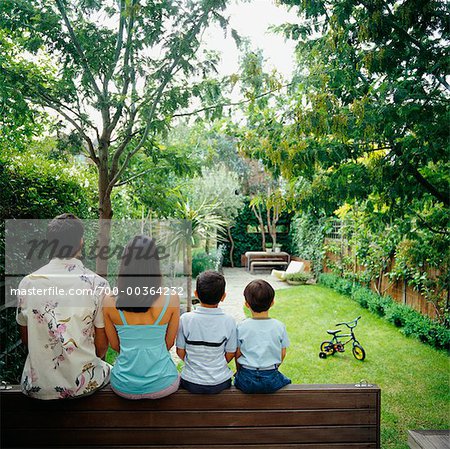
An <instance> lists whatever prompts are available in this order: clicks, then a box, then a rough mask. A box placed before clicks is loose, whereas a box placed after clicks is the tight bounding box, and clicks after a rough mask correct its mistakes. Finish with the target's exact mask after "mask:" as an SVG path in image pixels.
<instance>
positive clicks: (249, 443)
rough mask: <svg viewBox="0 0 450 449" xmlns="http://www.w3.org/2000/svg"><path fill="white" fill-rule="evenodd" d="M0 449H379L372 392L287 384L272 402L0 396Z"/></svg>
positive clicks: (223, 397) (237, 396)
mask: <svg viewBox="0 0 450 449" xmlns="http://www.w3.org/2000/svg"><path fill="white" fill-rule="evenodd" d="M0 402H1V446H0V447H2V449H5V448H13V447H22V448H25V447H26V448H44V447H45V448H62V447H64V448H71V449H74V448H81V447H88V448H99V447H108V448H116V449H118V448H120V449H132V448H135V449H137V448H140V449H142V448H151V449H175V448H177V449H181V448H185V449H187V448H189V449H209V448H211V449H237V448H246V449H293V448H301V449H326V448H329V449H356V448H360V449H362V448H364V449H367V448H379V447H380V389H379V388H378V387H377V386H370V387H355V386H354V385H289V386H287V387H285V388H283V389H282V390H280V391H279V392H277V393H275V394H270V395H246V394H243V393H241V392H239V391H238V390H236V389H234V388H231V389H230V390H228V391H224V392H222V393H220V394H218V395H214V396H213V395H208V396H204V395H192V394H190V393H188V392H186V391H178V392H177V393H175V394H174V395H172V396H170V397H167V398H164V399H160V400H155V401H152V400H141V401H130V400H126V399H122V398H120V397H118V396H116V395H115V394H114V393H113V392H112V391H111V390H110V389H109V388H105V389H103V390H102V391H99V392H97V393H95V394H94V395H92V396H89V397H86V398H82V399H75V400H60V401H39V400H36V399H29V398H27V397H25V396H24V395H22V394H21V393H20V390H19V388H18V387H17V386H15V387H13V389H11V390H9V391H8V390H6V391H2V392H1V393H0Z"/></svg>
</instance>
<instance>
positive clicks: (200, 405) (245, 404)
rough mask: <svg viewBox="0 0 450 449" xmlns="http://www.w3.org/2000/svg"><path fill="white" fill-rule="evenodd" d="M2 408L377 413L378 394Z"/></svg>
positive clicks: (23, 400) (16, 401)
mask: <svg viewBox="0 0 450 449" xmlns="http://www.w3.org/2000/svg"><path fill="white" fill-rule="evenodd" d="M1 395H2V397H1V401H2V408H4V410H8V411H9V412H13V411H17V412H23V410H30V411H38V412H49V411H52V410H54V411H56V410H57V411H60V412H64V411H74V410H92V411H94V410H103V411H115V410H131V411H133V410H136V411H144V410H145V411H175V410H180V411H182V410H199V411H200V410H202V411H205V410H218V409H219V410H296V409H302V410H314V409H336V408H337V409H344V408H345V409H364V408H366V409H376V408H377V391H376V390H372V391H369V390H366V389H363V390H358V391H355V389H353V390H352V391H340V390H338V389H330V390H328V389H322V390H320V389H317V390H309V389H305V390H286V391H285V392H278V393H276V394H273V395H270V400H268V397H267V395H258V394H255V395H250V394H243V393H241V392H239V391H237V390H231V391H227V392H226V394H219V395H215V396H214V399H212V397H211V396H208V395H192V394H190V393H187V392H185V391H179V392H177V393H176V394H174V395H172V396H169V397H167V398H164V399H160V400H154V401H129V400H126V399H123V398H120V397H118V396H116V395H115V394H114V393H112V391H111V390H110V389H105V390H102V391H99V392H97V393H95V395H92V396H89V397H86V398H80V399H77V400H73V401H38V400H31V399H30V398H27V397H26V396H24V395H23V394H21V393H17V392H16V393H11V392H8V393H6V392H5V393H1Z"/></svg>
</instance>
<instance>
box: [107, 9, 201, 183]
mask: <svg viewBox="0 0 450 449" xmlns="http://www.w3.org/2000/svg"><path fill="white" fill-rule="evenodd" d="M209 12H210V9H208V10H207V11H205V12H204V13H203V14H202V15H201V17H200V18H199V20H198V22H197V23H196V24H195V25H194V26H193V28H192V29H191V30H190V31H189V32H188V33H187V34H186V36H185V38H184V39H183V40H182V41H181V42H180V43H179V50H178V54H176V56H175V58H174V60H173V61H172V63H171V64H170V66H169V67H168V69H167V70H166V73H165V75H164V77H163V80H162V82H161V84H160V86H159V87H158V89H157V91H156V92H155V95H154V97H153V102H152V107H151V109H150V113H149V115H148V118H147V120H146V126H145V128H144V131H143V135H142V137H141V139H140V140H139V142H138V143H137V144H136V146H135V147H134V148H133V150H131V151H130V152H129V153H128V154H127V155H126V157H125V160H124V161H123V163H122V166H121V167H120V168H119V169H118V170H117V173H111V181H110V183H109V186H108V190H109V191H111V189H112V188H113V187H114V186H115V184H116V182H117V180H118V179H119V178H120V176H121V175H122V173H123V172H124V171H125V169H126V167H127V166H128V163H129V161H130V159H131V158H132V157H133V156H134V155H135V154H136V153H137V152H138V151H139V150H140V149H141V148H142V147H143V146H144V144H145V142H146V141H147V138H148V135H149V133H150V127H151V125H152V122H153V118H154V116H155V112H156V108H157V106H158V104H159V102H160V100H161V97H162V94H163V92H164V89H165V88H166V86H167V84H168V83H169V81H170V79H171V77H172V75H173V73H172V72H173V70H174V69H175V68H176V67H177V65H178V64H179V62H180V60H181V58H182V56H183V53H182V46H183V44H184V43H185V42H190V41H191V40H192V38H193V36H195V35H196V34H197V32H198V31H199V29H200V28H201V26H202V24H203V23H204V22H205V20H206V18H207V17H208V15H209ZM125 147H126V145H125V146H124V147H123V148H122V149H121V152H123V151H124V149H125ZM117 153H118V152H117V151H116V154H115V155H114V157H115V159H116V160H117V161H118V160H119V157H120V154H119V155H118V156H117Z"/></svg>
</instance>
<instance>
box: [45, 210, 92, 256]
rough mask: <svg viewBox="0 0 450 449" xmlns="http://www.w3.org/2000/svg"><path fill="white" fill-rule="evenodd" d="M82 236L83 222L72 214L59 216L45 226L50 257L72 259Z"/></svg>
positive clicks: (78, 248)
mask: <svg viewBox="0 0 450 449" xmlns="http://www.w3.org/2000/svg"><path fill="white" fill-rule="evenodd" d="M83 235H84V225H83V222H82V221H81V220H80V219H79V218H78V217H77V216H76V215H74V214H61V215H58V216H57V217H55V218H54V219H53V220H52V221H51V222H50V223H49V224H48V225H47V240H48V243H49V245H51V246H50V247H51V248H52V249H51V255H50V256H51V257H59V258H66V257H67V258H69V257H74V256H75V254H76V253H77V252H78V251H79V250H80V242H81V239H82V238H83Z"/></svg>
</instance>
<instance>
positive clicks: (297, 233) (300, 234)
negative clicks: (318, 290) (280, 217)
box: [290, 213, 328, 278]
mask: <svg viewBox="0 0 450 449" xmlns="http://www.w3.org/2000/svg"><path fill="white" fill-rule="evenodd" d="M327 228H328V224H327V219H326V217H320V218H317V217H315V216H314V215H312V214H306V213H303V214H297V215H296V216H294V218H293V219H292V223H291V228H290V229H291V237H292V249H293V254H294V255H295V256H298V257H301V258H303V259H306V260H310V261H311V264H312V266H311V269H312V271H313V272H314V276H315V277H316V278H317V277H318V276H319V273H320V272H321V271H322V268H323V259H324V257H325V249H324V244H323V241H324V238H325V233H326V230H327Z"/></svg>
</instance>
